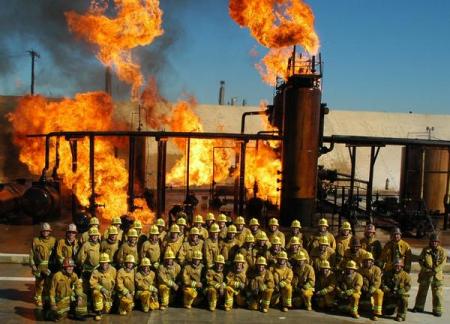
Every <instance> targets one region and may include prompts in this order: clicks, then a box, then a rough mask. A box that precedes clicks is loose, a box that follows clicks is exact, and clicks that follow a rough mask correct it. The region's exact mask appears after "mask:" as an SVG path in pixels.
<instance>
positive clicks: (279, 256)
mask: <svg viewBox="0 0 450 324" xmlns="http://www.w3.org/2000/svg"><path fill="white" fill-rule="evenodd" d="M277 259H284V260H287V259H288V256H287V253H286V252H284V251H281V252H280V253H278V254H277Z"/></svg>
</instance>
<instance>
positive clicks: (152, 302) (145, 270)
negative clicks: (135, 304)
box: [136, 258, 159, 313]
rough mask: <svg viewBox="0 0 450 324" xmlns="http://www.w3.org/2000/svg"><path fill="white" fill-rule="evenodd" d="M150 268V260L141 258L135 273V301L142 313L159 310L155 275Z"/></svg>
mask: <svg viewBox="0 0 450 324" xmlns="http://www.w3.org/2000/svg"><path fill="white" fill-rule="evenodd" d="M150 266H151V262H150V259H149V258H142V260H141V264H140V267H139V272H138V273H136V299H137V300H138V301H139V302H140V303H141V307H142V311H143V312H144V313H147V312H148V311H149V310H155V309H158V308H159V302H158V289H157V288H156V286H155V273H154V272H153V271H151V270H150Z"/></svg>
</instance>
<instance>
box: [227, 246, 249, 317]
mask: <svg viewBox="0 0 450 324" xmlns="http://www.w3.org/2000/svg"><path fill="white" fill-rule="evenodd" d="M244 263H245V260H244V256H243V255H242V254H240V253H238V254H236V256H235V257H234V269H233V271H230V272H228V274H227V287H226V288H225V311H230V310H231V309H232V308H233V302H234V300H235V299H236V304H237V305H238V306H241V307H242V306H245V305H246V301H245V294H244V289H245V287H246V284H247V276H246V275H245V268H244Z"/></svg>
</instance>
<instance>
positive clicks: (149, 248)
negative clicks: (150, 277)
mask: <svg viewBox="0 0 450 324" xmlns="http://www.w3.org/2000/svg"><path fill="white" fill-rule="evenodd" d="M158 235H159V232H158V226H156V225H152V226H151V227H150V232H149V235H148V236H149V238H148V241H145V242H144V244H142V247H141V251H140V254H139V255H140V258H141V260H142V258H148V259H149V260H150V262H151V268H152V269H153V270H155V271H156V270H158V267H159V260H160V259H161V248H160V245H159V241H158Z"/></svg>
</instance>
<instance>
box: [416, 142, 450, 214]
mask: <svg viewBox="0 0 450 324" xmlns="http://www.w3.org/2000/svg"><path fill="white" fill-rule="evenodd" d="M449 163H450V161H449V150H448V149H436V148H426V149H425V161H424V175H423V199H424V201H425V204H426V206H427V209H428V210H430V211H439V212H440V213H444V211H445V208H444V202H445V201H446V199H447V195H448V190H449V188H448V179H449V177H448V176H449V171H450V165H449Z"/></svg>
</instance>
